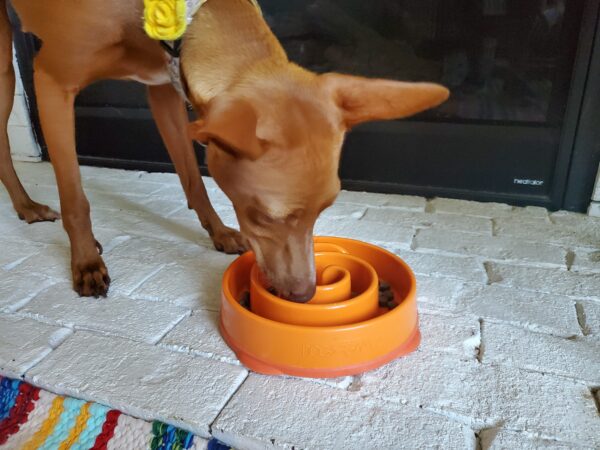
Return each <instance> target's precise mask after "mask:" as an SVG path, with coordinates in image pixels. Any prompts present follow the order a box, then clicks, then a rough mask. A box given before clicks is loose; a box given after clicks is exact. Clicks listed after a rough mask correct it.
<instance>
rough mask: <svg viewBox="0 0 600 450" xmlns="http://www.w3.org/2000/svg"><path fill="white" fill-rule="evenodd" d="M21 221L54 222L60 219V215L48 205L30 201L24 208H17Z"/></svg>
mask: <svg viewBox="0 0 600 450" xmlns="http://www.w3.org/2000/svg"><path fill="white" fill-rule="evenodd" d="M15 209H16V210H17V214H18V215H19V219H21V220H24V221H25V222H27V223H34V222H54V221H55V220H58V219H60V214H59V213H57V212H56V211H54V210H53V209H51V208H49V207H48V206H46V205H42V204H40V203H36V202H34V201H29V202H28V203H27V204H25V205H23V206H18V207H16V208H15Z"/></svg>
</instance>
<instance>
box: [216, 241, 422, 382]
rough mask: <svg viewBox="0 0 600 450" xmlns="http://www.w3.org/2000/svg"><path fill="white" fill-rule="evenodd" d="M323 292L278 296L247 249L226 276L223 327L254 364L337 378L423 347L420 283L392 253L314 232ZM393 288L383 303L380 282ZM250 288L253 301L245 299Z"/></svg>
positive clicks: (259, 368)
mask: <svg viewBox="0 0 600 450" xmlns="http://www.w3.org/2000/svg"><path fill="white" fill-rule="evenodd" d="M315 261H316V267H317V292H316V294H315V296H314V298H313V299H312V300H311V301H310V302H308V303H306V304H299V303H293V302H289V301H287V300H283V299H281V298H278V297H276V296H274V295H272V294H271V293H269V291H268V290H267V289H266V287H265V284H266V283H265V282H264V279H263V278H262V275H261V273H260V271H259V269H258V266H257V265H256V263H255V259H254V254H253V253H252V252H248V253H246V254H244V255H242V256H240V257H239V258H238V259H236V260H235V261H234V262H233V263H232V264H231V265H230V266H229V268H228V269H227V270H226V271H225V275H224V276H223V292H222V297H221V323H220V329H221V334H222V335H223V338H224V339H225V341H226V342H227V344H228V345H229V346H230V347H231V348H232V349H233V351H234V352H235V353H236V355H237V357H238V358H239V360H240V361H241V362H242V364H244V365H245V366H246V367H248V368H249V369H251V370H253V371H255V372H258V373H263V374H269V375H281V374H286V375H295V376H301V377H312V378H332V377H338V376H344V375H354V374H357V373H361V372H365V371H367V370H372V369H375V368H377V367H379V366H382V365H384V364H386V363H388V362H389V361H391V360H393V359H395V358H397V357H399V356H402V355H405V354H407V353H410V352H412V351H413V350H415V349H416V348H417V347H418V346H419V342H420V339H421V335H420V333H419V326H418V317H417V302H416V281H415V277H414V275H413V273H412V270H411V269H410V267H408V265H407V264H406V263H405V262H404V261H402V260H401V259H400V258H398V257H397V256H395V255H393V254H392V253H390V252H388V251H386V250H383V249H381V248H379V247H376V246H374V245H371V244H367V243H364V242H360V241H355V240H352V239H343V238H335V237H317V238H315ZM381 281H385V282H386V283H387V284H389V286H390V288H391V291H392V293H393V297H394V298H393V303H392V305H391V306H392V307H391V308H390V307H381V306H380V304H379V284H380V282H381ZM247 292H250V307H249V309H246V308H245V307H244V306H242V305H241V304H240V299H242V298H243V297H244V294H245V293H247Z"/></svg>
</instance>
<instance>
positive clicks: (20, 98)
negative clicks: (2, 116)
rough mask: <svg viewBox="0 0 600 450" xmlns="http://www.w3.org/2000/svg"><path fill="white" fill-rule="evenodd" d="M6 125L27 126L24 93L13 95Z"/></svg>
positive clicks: (27, 116) (27, 114)
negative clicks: (12, 102) (13, 98)
mask: <svg viewBox="0 0 600 450" xmlns="http://www.w3.org/2000/svg"><path fill="white" fill-rule="evenodd" d="M8 125H9V126H10V125H16V126H18V127H28V126H29V125H30V124H29V110H28V109H27V103H26V101H25V96H24V95H18V94H17V95H15V100H14V104H13V109H12V111H11V113H10V117H9V119H8Z"/></svg>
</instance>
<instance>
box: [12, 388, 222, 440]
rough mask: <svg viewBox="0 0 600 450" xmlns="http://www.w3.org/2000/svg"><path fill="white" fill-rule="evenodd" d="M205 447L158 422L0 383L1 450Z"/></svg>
mask: <svg viewBox="0 0 600 450" xmlns="http://www.w3.org/2000/svg"><path fill="white" fill-rule="evenodd" d="M215 444H217V443H216V442H211V443H210V444H209V448H210V447H213V448H215ZM206 445H207V444H206V441H205V440H203V439H200V438H198V437H196V436H194V435H193V434H192V433H189V432H187V431H184V430H181V429H178V428H176V427H173V426H171V425H166V424H164V423H162V422H146V421H145V420H141V419H136V418H134V417H131V416H128V415H125V414H123V413H121V412H119V411H117V410H114V409H110V408H108V407H106V406H103V405H100V404H98V403H90V402H85V401H83V400H78V399H75V398H70V397H62V396H60V395H54V394H51V393H50V392H47V391H44V390H41V389H38V388H36V387H33V386H31V385H30V384H27V383H25V382H23V381H18V380H12V379H10V378H2V377H0V448H2V450H4V449H11V450H12V449H15V450H17V449H24V450H34V449H42V450H55V449H56V450H67V449H77V450H89V449H94V450H113V449H114V450H138V449H140V450H143V449H152V450H158V449H160V450H163V449H164V450H184V449H193V450H200V449H205V448H206Z"/></svg>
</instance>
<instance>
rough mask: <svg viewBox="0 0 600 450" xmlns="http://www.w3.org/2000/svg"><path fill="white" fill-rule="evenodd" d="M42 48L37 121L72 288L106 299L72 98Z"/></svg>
mask: <svg viewBox="0 0 600 450" xmlns="http://www.w3.org/2000/svg"><path fill="white" fill-rule="evenodd" d="M45 56H46V55H45V54H44V48H42V50H41V52H40V53H39V55H38V56H37V58H36V59H35V71H34V81H35V89H36V94H37V100H38V107H39V112H40V121H41V124H42V130H43V132H44V138H45V139H46V144H47V145H48V153H49V154H50V159H51V160H52V166H53V167H54V173H55V174H56V182H57V184H58V193H59V196H60V207H61V212H62V219H63V225H64V227H65V230H66V231H67V234H68V235H69V240H70V241H71V271H72V274H73V288H74V289H75V291H76V292H77V293H78V294H79V295H81V296H85V297H89V296H94V297H98V296H106V293H107V291H108V286H109V284H110V278H109V276H108V271H107V270H106V266H105V265H104V261H103V260H102V257H101V256H100V254H99V251H100V247H99V246H98V244H97V242H96V239H95V238H94V234H93V233H92V223H91V219H90V204H89V202H88V200H87V198H86V196H85V193H84V192H83V187H82V186H81V175H80V172H79V164H78V162H77V153H76V148H75V110H74V103H75V96H76V95H77V91H78V88H79V86H78V87H75V88H67V87H65V86H63V85H62V84H60V83H59V82H58V81H57V80H56V78H54V77H53V76H52V75H51V74H50V73H48V72H47V71H46V64H45V59H44V58H45Z"/></svg>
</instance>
